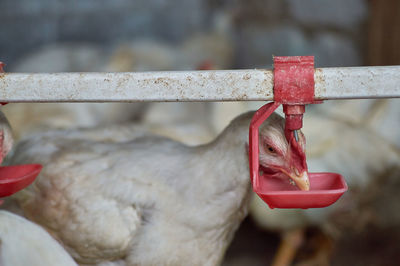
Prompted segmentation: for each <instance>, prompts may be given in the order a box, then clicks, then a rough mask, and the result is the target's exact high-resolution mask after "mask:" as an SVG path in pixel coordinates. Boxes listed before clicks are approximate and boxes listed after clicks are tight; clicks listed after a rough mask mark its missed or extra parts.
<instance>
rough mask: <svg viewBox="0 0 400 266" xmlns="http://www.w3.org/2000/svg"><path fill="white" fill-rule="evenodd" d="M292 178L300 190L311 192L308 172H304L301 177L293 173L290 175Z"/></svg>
mask: <svg viewBox="0 0 400 266" xmlns="http://www.w3.org/2000/svg"><path fill="white" fill-rule="evenodd" d="M290 178H291V179H292V180H293V181H294V183H296V186H297V187H298V188H299V189H301V190H303V191H308V190H310V181H309V180H308V173H307V171H304V172H302V173H301V174H299V175H297V174H295V173H293V174H291V175H290Z"/></svg>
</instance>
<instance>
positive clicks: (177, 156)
mask: <svg viewBox="0 0 400 266" xmlns="http://www.w3.org/2000/svg"><path fill="white" fill-rule="evenodd" d="M251 116H252V114H251V113H249V114H246V115H243V116H241V117H239V118H238V119H236V120H235V121H233V123H232V124H231V125H230V126H229V127H228V128H227V129H226V130H225V131H224V132H223V133H222V134H221V135H220V136H219V137H218V138H217V139H216V140H215V141H213V142H211V143H210V144H207V145H203V146H198V147H188V146H185V145H183V144H180V143H177V142H174V141H172V140H169V139H165V138H159V137H148V136H147V137H139V138H135V139H133V140H127V141H120V140H118V141H117V139H112V138H111V139H110V138H109V137H107V134H105V135H104V134H103V133H101V132H100V133H99V135H100V136H99V137H98V138H97V140H90V138H87V135H85V134H81V133H79V131H77V132H76V133H75V135H74V134H71V131H69V133H65V134H64V136H65V137H61V136H60V135H62V133H61V132H62V131H58V132H57V131H56V132H54V134H52V133H51V132H47V133H45V134H43V135H41V134H38V135H37V136H34V137H30V138H29V139H27V140H25V141H22V142H21V143H20V144H19V145H18V147H17V149H16V152H15V155H14V157H13V160H12V163H13V164H16V163H24V162H27V161H29V162H30V163H42V164H43V165H44V166H45V167H44V169H43V170H42V172H41V174H40V176H39V177H38V179H37V180H36V182H35V183H34V184H33V185H32V186H30V187H29V188H28V189H26V190H24V191H22V192H20V193H18V194H16V198H17V200H18V202H19V205H20V207H21V208H22V210H23V212H24V214H25V216H27V217H28V218H29V219H32V220H34V221H35V222H38V223H39V224H41V225H43V226H44V227H45V228H46V229H47V230H48V231H49V232H51V233H52V234H53V235H54V236H55V237H56V238H57V239H59V240H61V241H62V243H63V245H64V246H65V247H66V249H67V250H68V251H69V252H70V254H72V256H73V257H74V258H75V259H76V260H77V261H78V262H80V263H88V264H96V263H105V262H110V263H111V262H115V263H116V264H117V263H121V261H123V263H126V265H179V264H182V263H183V264H191V265H216V264H218V263H219V262H220V261H221V259H222V257H223V254H224V251H225V249H226V248H227V246H228V244H229V242H230V241H231V239H232V237H233V233H234V231H235V230H236V229H237V227H238V226H239V224H240V222H241V221H242V219H243V218H244V217H245V215H246V213H247V204H248V199H249V196H250V189H249V187H250V186H249V175H248V158H247V151H246V148H245V143H246V141H247V138H248V125H249V122H250V119H251ZM90 134H94V132H91V133H90ZM282 134H283V133H282ZM134 137H135V136H133V137H132V138H134ZM125 139H129V137H125Z"/></svg>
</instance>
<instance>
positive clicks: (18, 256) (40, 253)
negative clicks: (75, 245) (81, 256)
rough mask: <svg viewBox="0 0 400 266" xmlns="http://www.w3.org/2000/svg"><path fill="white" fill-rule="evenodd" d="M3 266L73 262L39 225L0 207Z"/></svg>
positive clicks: (70, 265)
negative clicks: (0, 209)
mask: <svg viewBox="0 0 400 266" xmlns="http://www.w3.org/2000/svg"><path fill="white" fill-rule="evenodd" d="M0 240H1V246H0V264H1V265H2V266H25V265H32V266H51V265H60V266H73V265H77V264H76V263H75V261H74V260H73V259H72V258H71V256H70V255H69V254H68V253H67V252H66V251H65V250H64V249H63V248H62V247H61V245H60V244H59V243H58V242H57V241H56V240H54V239H53V238H52V237H51V236H50V235H49V233H47V232H46V231H45V230H44V229H43V228H41V227H40V226H38V225H36V224H34V223H32V222H30V221H28V220H27V219H25V218H23V217H20V216H18V215H15V214H12V213H9V212H6V211H3V210H2V211H0Z"/></svg>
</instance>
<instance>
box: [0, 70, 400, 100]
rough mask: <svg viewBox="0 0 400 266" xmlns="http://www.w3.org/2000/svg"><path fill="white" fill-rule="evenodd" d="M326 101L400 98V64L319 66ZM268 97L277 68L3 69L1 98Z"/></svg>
mask: <svg viewBox="0 0 400 266" xmlns="http://www.w3.org/2000/svg"><path fill="white" fill-rule="evenodd" d="M314 77H315V97H316V99H321V100H331V99H360V98H388V97H400V85H399V84H400V66H385V67H351V68H319V69H316V71H315V75H314ZM250 100H259V101H268V100H273V71H272V70H266V69H253V70H218V71H182V72H177V71H176V72H143V73H54V74H24V73H4V74H0V101H1V102H110V101H116V102H118V101H120V102H122V101H124V102H125V101H126V102H128V101H131V102H133V101H250Z"/></svg>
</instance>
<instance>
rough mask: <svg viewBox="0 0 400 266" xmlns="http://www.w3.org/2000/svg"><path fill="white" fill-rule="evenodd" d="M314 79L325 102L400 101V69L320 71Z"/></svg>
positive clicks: (319, 94)
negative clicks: (393, 99) (387, 99)
mask: <svg viewBox="0 0 400 266" xmlns="http://www.w3.org/2000/svg"><path fill="white" fill-rule="evenodd" d="M314 79H315V97H316V98H317V99H321V100H333V99H363V98H365V99H366V98H396V97H400V66H383V67H342V68H340V67H335V68H318V69H316V70H315V74H314Z"/></svg>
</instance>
